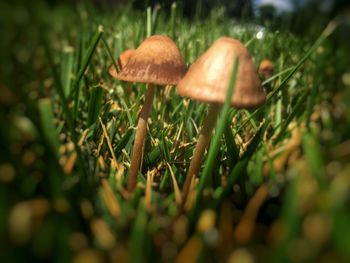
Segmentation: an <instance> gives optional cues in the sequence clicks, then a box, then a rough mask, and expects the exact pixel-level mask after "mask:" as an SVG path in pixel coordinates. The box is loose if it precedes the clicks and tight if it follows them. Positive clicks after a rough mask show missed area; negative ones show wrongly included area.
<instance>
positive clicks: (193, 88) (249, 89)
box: [176, 37, 266, 205]
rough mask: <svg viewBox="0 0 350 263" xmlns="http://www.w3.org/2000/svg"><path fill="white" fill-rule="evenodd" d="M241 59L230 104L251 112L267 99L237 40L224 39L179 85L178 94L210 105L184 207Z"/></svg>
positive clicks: (184, 192)
mask: <svg viewBox="0 0 350 263" xmlns="http://www.w3.org/2000/svg"><path fill="white" fill-rule="evenodd" d="M237 58H238V59H239V67H238V71H237V75H236V84H235V88H234V93H233V96H232V99H231V105H232V106H234V107H236V108H246V109H252V108H256V107H259V106H260V105H262V104H263V103H264V102H265V100H266V94H265V91H264V89H263V88H262V86H261V82H260V79H259V77H258V74H257V70H256V67H255V65H254V64H253V61H252V58H251V56H250V54H249V52H248V50H247V48H246V47H245V46H244V45H243V44H242V43H241V42H240V41H238V40H235V39H233V38H229V37H221V38H219V39H218V40H216V41H215V42H214V43H213V45H212V46H211V47H210V48H209V49H208V50H207V51H206V52H205V53H203V54H202V55H201V56H200V57H199V58H198V59H197V60H196V61H195V62H194V63H193V64H192V65H191V67H190V68H189V70H188V72H187V74H186V75H185V77H184V78H183V79H182V80H181V81H180V82H179V83H178V85H177V87H176V91H177V93H178V94H179V95H181V96H185V97H189V98H191V99H194V100H198V101H201V102H206V103H209V104H210V106H209V111H208V116H207V118H206V119H205V121H204V124H203V127H202V129H201V131H200V134H199V137H198V140H197V144H196V148H195V150H194V153H193V157H192V160H191V164H190V167H189V169H188V172H187V177H186V181H185V184H184V187H183V192H182V195H183V200H182V202H183V203H182V204H183V205H185V202H186V199H187V195H188V191H189V188H190V185H191V181H192V178H193V177H194V176H196V175H198V172H199V169H200V166H201V161H202V157H203V155H204V152H205V149H206V147H207V145H208V144H209V142H210V139H211V133H212V130H213V128H214V126H215V123H216V119H217V115H218V113H219V110H220V107H221V105H222V104H224V102H225V99H226V96H227V90H228V86H229V82H230V77H231V74H232V69H233V63H234V61H236V59H237Z"/></svg>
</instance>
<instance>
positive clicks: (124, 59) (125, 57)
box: [108, 48, 135, 78]
mask: <svg viewBox="0 0 350 263" xmlns="http://www.w3.org/2000/svg"><path fill="white" fill-rule="evenodd" d="M134 53H135V49H132V48H130V49H126V50H124V51H123V52H122V53H120V55H119V57H118V59H117V65H118V67H119V68H118V69H119V71H120V70H122V69H123V68H124V67H125V65H126V64H127V63H128V62H129V59H130V58H131V57H132V56H133V55H134ZM118 69H116V67H115V65H114V64H113V65H112V66H110V67H109V70H108V72H109V75H111V76H112V77H113V78H118V77H117V76H118Z"/></svg>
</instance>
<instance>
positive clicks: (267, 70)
mask: <svg viewBox="0 0 350 263" xmlns="http://www.w3.org/2000/svg"><path fill="white" fill-rule="evenodd" d="M273 70H274V68H273V63H272V61H271V60H269V59H263V60H262V61H261V63H260V65H259V74H260V75H262V76H264V77H271V76H272V75H273Z"/></svg>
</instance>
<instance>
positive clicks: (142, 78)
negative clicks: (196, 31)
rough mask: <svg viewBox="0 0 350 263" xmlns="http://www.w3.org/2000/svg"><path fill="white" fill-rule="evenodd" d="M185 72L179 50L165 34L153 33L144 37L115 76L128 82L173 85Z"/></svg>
mask: <svg viewBox="0 0 350 263" xmlns="http://www.w3.org/2000/svg"><path fill="white" fill-rule="evenodd" d="M185 73H186V65H185V62H184V59H183V58H182V55H181V53H180V50H179V49H178V48H177V46H176V44H175V43H174V41H172V40H171V39H170V38H169V37H167V36H162V35H154V36H151V37H149V38H147V39H145V40H144V41H143V42H142V43H141V45H140V46H139V47H138V48H137V49H136V51H135V53H134V55H133V56H132V57H131V58H130V60H129V62H128V63H127V64H126V65H125V66H124V68H123V69H122V70H121V71H120V72H119V74H117V78H118V79H120V80H124V81H129V82H143V83H152V84H158V85H170V84H172V85H174V84H177V83H178V82H179V80H180V79H181V78H182V77H183V75H184V74H185Z"/></svg>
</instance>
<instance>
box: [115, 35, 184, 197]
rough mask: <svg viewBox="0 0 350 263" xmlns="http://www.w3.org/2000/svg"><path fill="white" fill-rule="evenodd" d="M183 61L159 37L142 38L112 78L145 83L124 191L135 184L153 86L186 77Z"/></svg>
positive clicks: (171, 44) (166, 39)
mask: <svg viewBox="0 0 350 263" xmlns="http://www.w3.org/2000/svg"><path fill="white" fill-rule="evenodd" d="M186 70H187V69H186V65H185V61H184V59H183V57H182V55H181V53H180V50H179V49H178V47H177V46H176V44H175V43H174V41H173V40H172V39H170V38H169V37H167V36H163V35H154V36H150V37H148V38H146V39H145V40H144V41H143V42H142V43H141V44H140V46H139V47H138V48H137V49H136V50H135V52H134V54H133V55H132V56H131V57H130V59H129V61H128V63H127V64H126V65H125V66H124V67H123V68H122V69H121V71H120V72H119V73H117V75H116V78H117V79H119V80H124V81H128V82H141V83H148V89H147V92H146V95H145V102H144V105H143V107H142V109H141V112H140V116H139V120H138V123H137V130H136V135H135V141H134V147H133V150H132V157H131V164H130V169H129V172H128V185H127V189H128V191H132V190H133V189H134V188H135V186H136V183H137V175H138V172H139V169H140V163H141V158H142V154H143V146H144V140H145V136H146V131H147V119H148V116H149V113H150V110H151V107H152V102H153V98H154V93H155V86H154V85H160V86H166V85H175V84H177V83H178V82H179V81H180V79H181V78H182V77H183V76H184V75H185V73H186Z"/></svg>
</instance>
